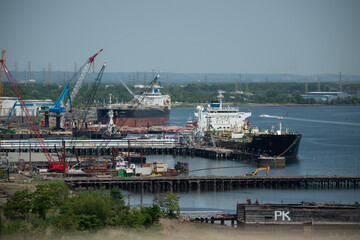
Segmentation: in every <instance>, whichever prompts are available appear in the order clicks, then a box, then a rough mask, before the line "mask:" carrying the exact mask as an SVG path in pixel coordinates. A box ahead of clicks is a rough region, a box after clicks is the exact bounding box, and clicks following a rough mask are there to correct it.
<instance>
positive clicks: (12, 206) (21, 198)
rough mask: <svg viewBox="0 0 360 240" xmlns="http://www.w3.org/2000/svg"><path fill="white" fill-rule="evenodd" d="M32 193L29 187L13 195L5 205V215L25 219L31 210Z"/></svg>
mask: <svg viewBox="0 0 360 240" xmlns="http://www.w3.org/2000/svg"><path fill="white" fill-rule="evenodd" d="M31 197H32V195H31V193H29V191H28V190H27V189H25V190H23V191H17V192H16V193H14V194H13V195H11V196H10V197H9V198H8V200H7V202H6V203H5V204H4V205H3V212H4V215H5V216H6V217H7V218H9V219H24V218H26V217H27V216H28V215H29V213H30V210H31Z"/></svg>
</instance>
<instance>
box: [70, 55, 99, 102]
mask: <svg viewBox="0 0 360 240" xmlns="http://www.w3.org/2000/svg"><path fill="white" fill-rule="evenodd" d="M102 50H103V49H100V51H98V52H97V53H95V54H94V55H93V56H92V57H89V60H88V61H87V63H86V64H85V66H84V68H83V70H82V72H81V75H80V77H79V79H78V81H77V82H76V84H75V87H74V88H73V90H72V92H71V94H70V98H71V100H72V101H74V100H75V97H76V96H77V94H78V93H79V91H80V88H81V86H82V83H83V81H84V79H85V77H86V74H87V73H88V72H89V70H90V67H91V64H92V63H93V62H94V59H95V57H96V56H97V55H99V53H100V52H101V51H102ZM69 108H70V101H68V102H67V103H66V109H69Z"/></svg>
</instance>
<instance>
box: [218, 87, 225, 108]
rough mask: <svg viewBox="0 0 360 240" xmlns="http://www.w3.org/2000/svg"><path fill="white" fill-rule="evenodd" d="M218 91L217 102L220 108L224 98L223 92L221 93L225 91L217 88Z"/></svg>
mask: <svg viewBox="0 0 360 240" xmlns="http://www.w3.org/2000/svg"><path fill="white" fill-rule="evenodd" d="M218 93H219V95H218V99H219V103H220V106H219V108H220V109H222V100H223V98H224V95H222V94H223V93H225V92H224V91H221V90H219V91H218Z"/></svg>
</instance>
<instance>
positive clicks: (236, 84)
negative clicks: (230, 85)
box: [235, 77, 238, 92]
mask: <svg viewBox="0 0 360 240" xmlns="http://www.w3.org/2000/svg"><path fill="white" fill-rule="evenodd" d="M237 91H238V79H237V77H235V92H237Z"/></svg>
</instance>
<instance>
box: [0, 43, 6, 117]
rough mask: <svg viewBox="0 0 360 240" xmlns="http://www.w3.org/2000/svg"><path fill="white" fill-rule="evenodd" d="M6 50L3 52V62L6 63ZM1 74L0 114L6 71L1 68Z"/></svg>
mask: <svg viewBox="0 0 360 240" xmlns="http://www.w3.org/2000/svg"><path fill="white" fill-rule="evenodd" d="M5 55H6V49H4V50H2V52H1V60H3V61H5ZM0 71H1V73H0V114H1V110H2V97H3V91H4V70H3V69H2V68H1V70H0Z"/></svg>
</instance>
